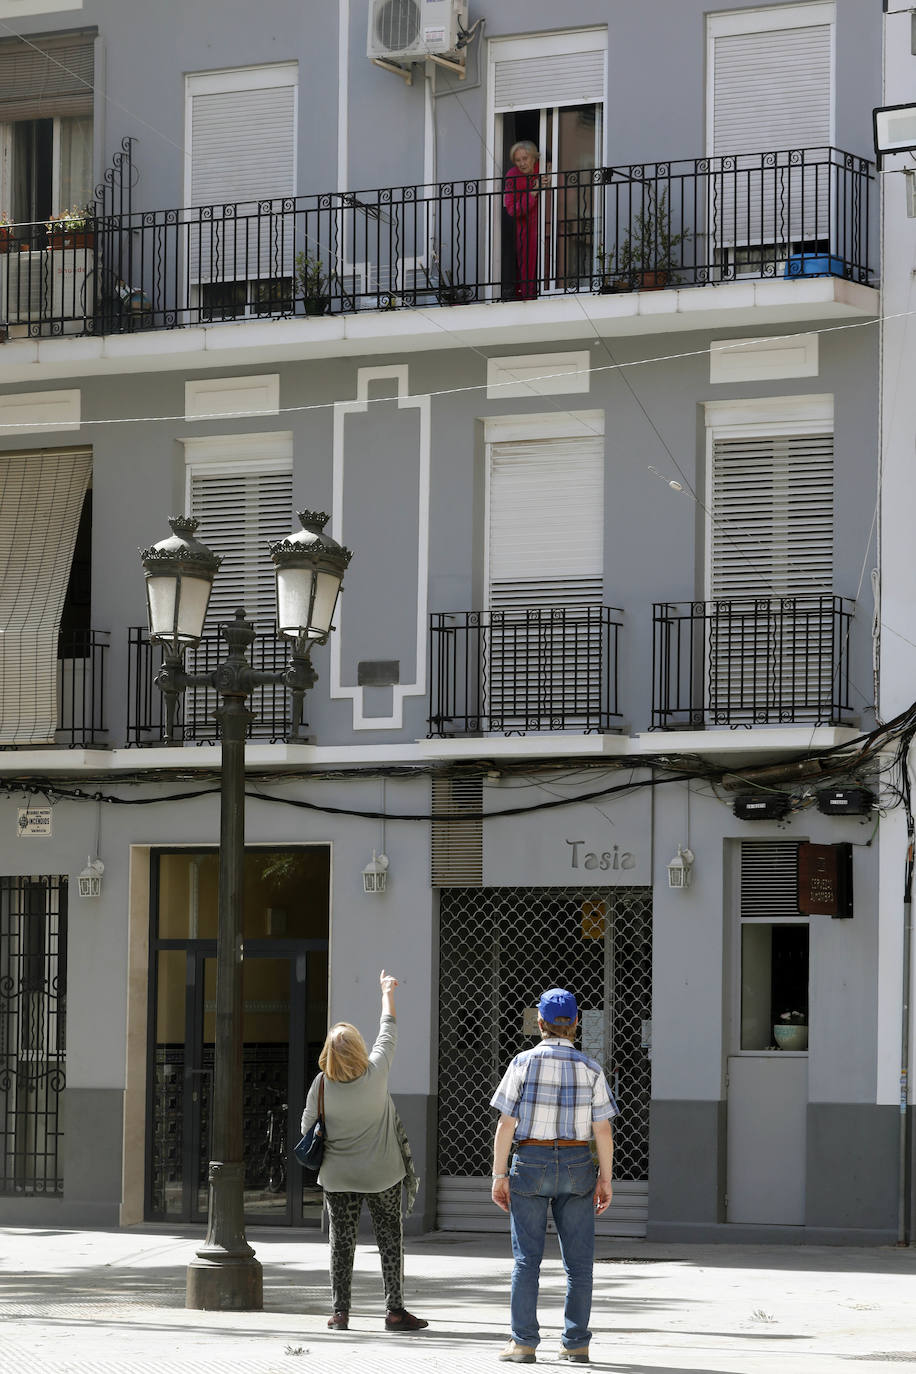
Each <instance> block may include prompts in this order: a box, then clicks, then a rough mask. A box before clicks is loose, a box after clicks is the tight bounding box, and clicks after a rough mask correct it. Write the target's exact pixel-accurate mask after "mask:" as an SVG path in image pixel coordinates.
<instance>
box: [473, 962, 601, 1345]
mask: <svg viewBox="0 0 916 1374" xmlns="http://www.w3.org/2000/svg"><path fill="white" fill-rule="evenodd" d="M578 1024H579V1008H578V1006H577V1005H576V999H575V997H573V995H572V993H571V992H567V991H566V989H565V988H550V989H548V991H547V992H545V993H544V994H543V995H542V997H541V1000H540V1001H539V1002H538V1029H539V1031H540V1033H541V1043H540V1044H539V1045H537V1046H535V1048H534V1049H530V1050H524V1051H523V1052H522V1053H521V1054H517V1055H516V1056H515V1058H514V1059H513V1060H512V1063H511V1064H510V1065H509V1067H508V1069H507V1070H506V1072H505V1074H504V1075H503V1079H502V1082H501V1083H500V1085H499V1087H498V1088H497V1089H496V1092H495V1093H494V1094H493V1098H492V1100H491V1102H490V1106H491V1107H496V1108H497V1110H498V1111H499V1113H500V1117H499V1124H498V1125H497V1127H496V1138H495V1140H494V1142H493V1201H494V1202H495V1203H496V1205H497V1207H501V1208H502V1209H503V1211H504V1212H508V1213H509V1219H510V1222H511V1227H512V1253H513V1255H514V1256H515V1265H514V1267H513V1270H512V1299H511V1322H512V1339H511V1341H510V1342H509V1344H508V1345H507V1346H506V1348H505V1349H504V1350H503V1351H502V1352H501V1353H500V1356H499V1358H500V1359H501V1360H508V1361H510V1362H512V1363H513V1364H534V1362H535V1355H534V1352H535V1350H536V1348H537V1345H538V1342H539V1341H540V1328H539V1326H538V1317H537V1301H538V1281H539V1277H540V1270H541V1258H542V1256H543V1254H544V1240H545V1237H546V1235H547V1213H548V1206H549V1208H550V1210H551V1211H552V1212H553V1219H554V1222H555V1223H556V1228H557V1236H558V1237H559V1241H560V1252H561V1254H562V1256H563V1267H564V1268H565V1270H566V1306H565V1309H564V1318H565V1320H564V1326H563V1344H562V1349H561V1350H560V1355H559V1358H560V1359H561V1360H572V1361H574V1362H576V1363H577V1364H587V1363H588V1346H589V1341H590V1339H591V1331H590V1330H589V1326H588V1322H589V1317H590V1315H591V1308H592V1268H593V1265H594V1259H595V1216H596V1215H597V1216H600V1215H601V1214H602V1213H603V1212H606V1211H607V1209H608V1207H609V1206H610V1205H611V1162H612V1159H613V1153H614V1145H613V1136H612V1133H611V1118H612V1117H615V1116H616V1115H617V1104H616V1102H615V1101H614V1099H613V1097H612V1096H611V1094H610V1090H609V1089H608V1085H607V1079H606V1078H605V1076H604V1071H603V1069H602V1068H601V1065H600V1064H599V1063H597V1062H596V1060H594V1059H589V1057H588V1055H586V1054H583V1053H582V1051H581V1050H577V1049H576V1047H575V1045H574V1043H573V1042H574V1040H575V1035H576V1030H577V1028H578ZM592 1136H594V1140H595V1151H596V1153H597V1156H598V1171H597V1176H596V1173H595V1165H594V1162H593V1160H592V1152H591V1143H590V1142H591V1139H592ZM513 1143H514V1146H515V1154H514V1156H513V1159H512V1167H511V1169H510V1168H509V1151H510V1148H511V1147H512V1145H513Z"/></svg>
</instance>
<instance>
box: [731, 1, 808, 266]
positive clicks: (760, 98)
mask: <svg viewBox="0 0 916 1374" xmlns="http://www.w3.org/2000/svg"><path fill="white" fill-rule="evenodd" d="M831 39H832V28H831V25H830V24H814V25H811V26H810V27H808V28H786V29H779V30H775V31H771V32H765V33H743V34H732V35H722V36H719V37H716V38H715V39H714V40H713V43H714V58H713V68H714V70H713V83H714V84H713V129H712V135H713V139H712V141H713V155H714V156H715V157H717V158H718V157H729V158H734V159H735V162H734V182H733V185H734V191H733V192H732V191H729V192H728V194H727V195H724V196H722V197H721V204H719V203H718V202H717V203H716V204H715V206H714V207H713V208H714V213H715V214H716V215H717V217H718V220H719V225H718V228H719V235H718V237H719V238H720V241H721V243H722V244H723V246H733V245H744V244H748V243H756V242H767V243H769V242H773V243H777V244H782V245H786V246H787V248H788V247H791V246H792V245H799V244H800V243H802V242H803V241H805V240H811V239H822V238H824V237H826V235H827V234H828V232H829V213H830V208H829V202H830V196H829V194H828V190H829V188H828V186H827V185H826V184H825V182H824V180H823V170H824V169H823V168H821V169H820V170H821V181H820V182H818V180H817V175H818V173H817V171H816V170H815V168H814V167H813V166H811V165H808V166H805V165H803V164H801V163H799V162H798V161H797V160H794V161H793V160H790V159H788V158H780V159H777V160H776V163H775V165H767V166H766V167H761V160H760V157H759V154H760V153H771V152H778V151H781V150H786V149H801V148H827V147H829V146H830V144H831V138H832V135H831V128H832V121H831V95H830V84H831ZM754 154H757V155H758V156H753V155H754ZM729 177H730V178H731V177H732V172H731V171H730V172H729Z"/></svg>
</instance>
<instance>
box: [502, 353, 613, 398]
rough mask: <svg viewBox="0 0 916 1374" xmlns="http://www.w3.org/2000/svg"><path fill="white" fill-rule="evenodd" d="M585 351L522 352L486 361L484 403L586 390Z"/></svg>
mask: <svg viewBox="0 0 916 1374" xmlns="http://www.w3.org/2000/svg"><path fill="white" fill-rule="evenodd" d="M590 381H591V377H590V375H589V354H588V349H586V348H583V349H581V350H577V351H575V352H569V353H523V354H517V355H516V356H515V357H511V358H490V359H489V361H488V362H487V400H488V401H502V400H509V399H514V398H515V397H518V396H570V395H573V394H574V393H577V392H586V391H588V388H589V384H590Z"/></svg>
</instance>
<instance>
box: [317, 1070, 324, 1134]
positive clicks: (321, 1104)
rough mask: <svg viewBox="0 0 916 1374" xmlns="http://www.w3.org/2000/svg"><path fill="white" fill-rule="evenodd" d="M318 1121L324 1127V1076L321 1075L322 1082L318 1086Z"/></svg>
mask: <svg viewBox="0 0 916 1374" xmlns="http://www.w3.org/2000/svg"><path fill="white" fill-rule="evenodd" d="M318 1120H319V1121H320V1122H321V1124H322V1126H323V1125H324V1074H322V1075H321V1082H320V1083H319V1084H318Z"/></svg>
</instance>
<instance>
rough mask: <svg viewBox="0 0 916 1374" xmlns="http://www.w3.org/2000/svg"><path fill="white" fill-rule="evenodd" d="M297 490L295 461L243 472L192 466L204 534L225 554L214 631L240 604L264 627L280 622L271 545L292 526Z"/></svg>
mask: <svg viewBox="0 0 916 1374" xmlns="http://www.w3.org/2000/svg"><path fill="white" fill-rule="evenodd" d="M292 491H293V478H292V467H291V465H283V466H280V465H279V464H271V465H270V466H266V465H265V466H264V467H254V466H252V467H246V468H244V469H243V470H241V471H238V472H235V471H231V472H227V471H226V469H225V468H222V469H219V470H210V471H208V470H207V467H206V466H205V465H203V464H201V465H200V466H198V467H196V468H192V471H191V514H192V515H194V516H195V517H196V518H197V519H198V520H199V521H200V531H199V534H200V538H201V539H203V541H204V543H205V544H209V546H210V548H212V549H213V551H214V552H215V553H218V554H221V555H222V558H223V563H222V566H221V568H220V570H219V574H218V576H217V578H216V582H215V583H214V586H213V594H212V596H211V597H210V606H209V609H208V611H207V626H208V628H209V629H210V630H211V631H215V629H216V627H217V625H219V624H220V623H221V622H223V621H226V620H231V619H232V617H233V616H234V614H235V611H236V609H237V608H238V607H239V606H244V608H245V611H246V612H247V615H248V619H249V620H251V621H253V623H254V624H255V625H256V626H257V627H258V629H259V630H272V628H273V626H274V625H275V624H276V619H277V595H276V580H275V573H274V565H273V563H272V561H271V558H270V554H269V552H268V548H267V546H268V543H270V542H271V541H273V540H275V539H285V538H286V536H287V535H288V534H289V532H290V530H291V529H292V524H293V497H292Z"/></svg>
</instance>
